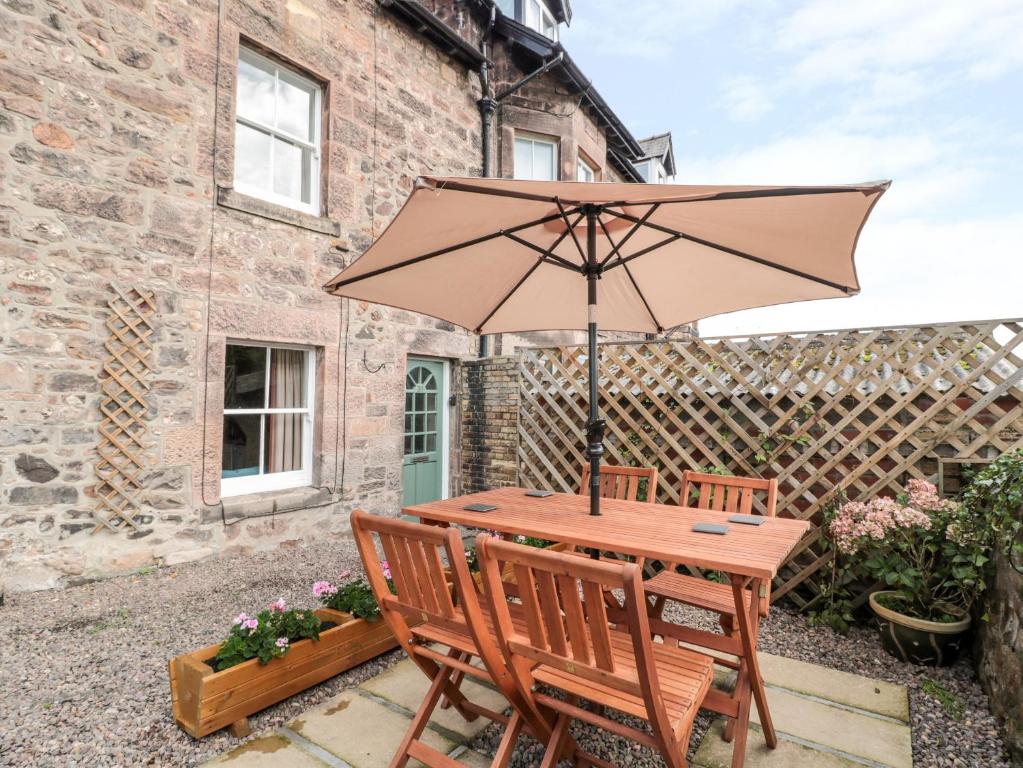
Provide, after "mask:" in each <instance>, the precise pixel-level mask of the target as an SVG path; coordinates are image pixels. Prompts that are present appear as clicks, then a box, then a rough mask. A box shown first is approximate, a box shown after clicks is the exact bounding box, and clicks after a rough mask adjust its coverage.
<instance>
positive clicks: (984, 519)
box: [963, 449, 1023, 569]
mask: <svg viewBox="0 0 1023 768" xmlns="http://www.w3.org/2000/svg"><path fill="white" fill-rule="evenodd" d="M963 506H964V507H965V508H966V509H967V510H968V511H969V513H970V515H971V516H972V517H973V518H974V521H975V523H974V525H973V533H974V534H975V535H976V536H977V537H979V538H981V539H982V540H986V541H987V542H989V544H990V548H991V549H992V550H998V551H1001V552H1004V553H1006V554H1007V555H1008V556H1009V557H1010V559H1011V560H1012V562H1013V563H1014V564H1016V568H1017V569H1021V566H1020V565H1019V563H1020V562H1021V561H1023V449H1020V450H1017V451H1012V452H1011V453H1005V454H1002V455H1001V456H1000V457H999V458H998V459H996V460H995V461H993V462H992V463H990V464H988V465H987V466H986V467H984V468H983V469H981V470H980V471H979V472H977V474H976V476H975V477H974V478H973V480H972V482H971V483H970V485H969V487H968V488H967V489H966V492H965V493H964V494H963Z"/></svg>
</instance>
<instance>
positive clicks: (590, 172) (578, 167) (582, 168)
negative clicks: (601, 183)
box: [575, 155, 597, 181]
mask: <svg viewBox="0 0 1023 768" xmlns="http://www.w3.org/2000/svg"><path fill="white" fill-rule="evenodd" d="M575 180H576V181H596V180H597V170H596V168H594V167H593V166H592V165H590V164H589V162H587V160H586V158H585V157H583V156H582V155H580V156H579V157H578V158H577V159H576V161H575Z"/></svg>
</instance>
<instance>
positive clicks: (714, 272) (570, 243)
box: [325, 176, 889, 514]
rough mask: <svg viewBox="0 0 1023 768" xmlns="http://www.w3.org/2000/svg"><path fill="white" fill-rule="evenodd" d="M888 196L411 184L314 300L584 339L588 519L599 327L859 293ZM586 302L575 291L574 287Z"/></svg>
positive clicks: (873, 188) (660, 325) (855, 189)
mask: <svg viewBox="0 0 1023 768" xmlns="http://www.w3.org/2000/svg"><path fill="white" fill-rule="evenodd" d="M888 184H889V182H887V181H883V182H873V183H869V184H855V185H848V186H831V187H746V186H729V187H718V186H713V187H711V186H706V187H704V186H682V185H670V184H603V183H582V182H557V181H515V180H510V179H481V178H435V177H429V176H427V177H421V178H419V179H418V180H417V182H416V185H415V189H414V190H413V191H412V194H411V195H410V196H409V198H408V200H407V201H406V202H405V205H404V206H403V207H402V209H401V211H400V212H399V213H398V215H397V216H396V217H395V218H394V220H393V221H392V222H391V224H390V226H388V228H387V229H386V230H385V231H384V233H383V234H382V235H381V236H380V237H379V238H378V239H377V240H376V241H375V242H374V243H373V244H372V245H371V246H370V248H369V250H367V251H366V253H365V254H363V256H362V257H361V258H360V259H358V260H357V261H356V262H355V263H354V264H352V265H351V266H350V267H348V268H347V269H345V270H344V271H343V272H341V274H339V275H338V276H337V277H335V278H334V279H333V280H331V281H330V282H329V283H327V285H326V286H325V289H326V290H327V291H329V292H331V293H333V294H335V295H338V296H347V297H350V298H353V299H362V300H365V301H372V302H376V303H379V304H387V305H390V306H394V307H400V308H402V309H408V310H413V311H415V312H421V313H423V314H427V315H432V316H433V317H437V318H441V319H443V320H448V321H450V322H452V323H456V324H458V325H461V326H463V327H465V328H469V329H471V330H474V331H476V332H477V333H503V332H512V331H517V332H522V331H540V330H584V329H585V330H588V331H589V341H590V353H589V369H590V419H589V423H588V424H587V435H588V442H589V447H588V449H587V455H588V457H589V460H590V464H591V468H592V470H591V480H590V482H591V487H590V495H591V512H592V513H593V514H599V497H598V490H599V488H598V485H599V482H600V471H599V470H600V456H601V454H602V453H603V447H602V445H601V443H602V440H603V422H602V421H601V420H600V419H599V415H598V413H597V404H596V401H597V397H596V395H597V393H596V386H597V375H596V362H597V361H596V339H597V319H598V318H597V304H598V294H599V305H600V318H599V319H600V327H601V328H602V329H605V330H613V331H638V332H647V333H659V332H662V331H664V330H665V329H667V328H672V327H674V326H676V325H680V324H682V323H686V322H691V321H694V320H699V319H700V318H704V317H708V316H710V315H716V314H721V313H724V312H732V311H735V310H738V309H748V308H751V307H762V306H768V305H771V304H783V303H787V302H795V301H809V300H811V299H829V298H840V297H844V296H852V295H854V294H856V293H858V292H859V289H860V286H859V281H858V280H857V278H856V265H855V263H854V261H853V256H854V252H855V249H856V241H857V239H858V238H859V234H860V231H861V230H862V228H863V225H864V223H865V222H866V220H867V216H868V215H869V214H870V211H871V209H872V208H873V206H874V204H875V203H876V202H877V201H878V199H879V198H880V197H881V195H882V194H883V193H884V191H885V190H886V189H887V188H888ZM584 285H585V286H586V290H583V286H584Z"/></svg>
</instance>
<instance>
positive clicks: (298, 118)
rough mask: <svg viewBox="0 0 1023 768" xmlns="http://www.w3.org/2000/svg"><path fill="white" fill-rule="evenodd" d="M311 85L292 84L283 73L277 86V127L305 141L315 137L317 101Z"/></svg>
mask: <svg viewBox="0 0 1023 768" xmlns="http://www.w3.org/2000/svg"><path fill="white" fill-rule="evenodd" d="M313 94H314V89H313V87H312V86H311V85H305V84H299V83H296V82H292V81H291V78H290V77H289V76H288V74H287V73H284V72H282V73H281V76H280V81H279V82H278V85H277V127H278V128H279V129H280V130H282V131H286V132H287V133H290V134H291V135H292V136H297V137H298V138H300V139H304V140H305V141H312V140H313V136H314V131H313V126H314V123H313V121H314V120H315V119H316V115H315V114H314V109H315V106H316V99H315V98H314V95H313Z"/></svg>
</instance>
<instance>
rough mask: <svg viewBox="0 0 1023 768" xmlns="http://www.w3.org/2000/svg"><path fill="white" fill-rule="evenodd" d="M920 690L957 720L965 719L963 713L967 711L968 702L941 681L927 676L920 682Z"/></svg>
mask: <svg viewBox="0 0 1023 768" xmlns="http://www.w3.org/2000/svg"><path fill="white" fill-rule="evenodd" d="M920 690H922V691H923V692H924V693H926V694H927V695H928V696H930V697H931V698H933V699H935V700H936V701H937V702H938V703H939V704H940V705H941V708H942V709H944V710H945V712H947V713H948V714H949V716H950V717H952V718H953V719H955V720H962V719H963V715H964V714H965V712H966V704H965V703H964V702H963V700H962V699H961V698H959V697H958V696H957V695H956V694H954V693H952V692H951V691H950V690H948V689H947V688H945V686H943V685H942V684H941V683H939V682H937V681H936V680H931V679H930V678H929V677H925V678H924V679H923V682H921V683H920Z"/></svg>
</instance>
